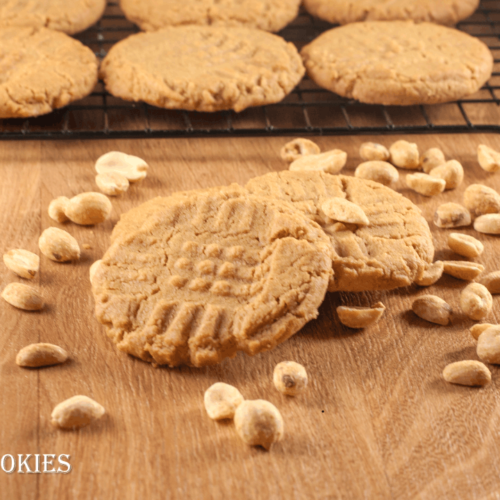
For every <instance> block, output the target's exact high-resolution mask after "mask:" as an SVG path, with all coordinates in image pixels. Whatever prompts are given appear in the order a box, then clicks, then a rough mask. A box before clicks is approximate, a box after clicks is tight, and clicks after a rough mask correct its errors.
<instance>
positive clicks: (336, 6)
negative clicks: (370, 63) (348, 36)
mask: <svg viewBox="0 0 500 500" xmlns="http://www.w3.org/2000/svg"><path fill="white" fill-rule="evenodd" d="M303 3H304V7H305V8H306V10H307V11H308V12H309V13H310V14H312V15H313V16H316V17H319V18H321V19H324V20H325V21H328V22H330V23H333V24H348V23H356V22H359V21H398V20H399V21H404V20H413V21H417V22H422V21H428V22H433V23H437V24H446V25H453V24H456V23H458V22H459V21H461V20H462V19H465V18H467V17H469V16H470V15H471V14H472V13H473V12H474V11H475V10H476V9H477V8H478V6H479V0H304V2H303Z"/></svg>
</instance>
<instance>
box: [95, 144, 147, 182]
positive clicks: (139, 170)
mask: <svg viewBox="0 0 500 500" xmlns="http://www.w3.org/2000/svg"><path fill="white" fill-rule="evenodd" d="M148 168H149V167H148V164H147V163H146V162H145V161H144V160H143V159H142V158H139V157H138V156H132V155H128V154H126V153H121V152H120V151H110V152H109V153H106V154H105V155H102V156H101V157H100V158H99V159H98V160H97V161H96V164H95V169H96V172H97V173H98V174H105V173H108V172H118V173H119V174H122V175H123V176H125V177H126V178H127V180H128V181H129V182H139V181H142V180H143V179H145V178H146V176H147V174H148Z"/></svg>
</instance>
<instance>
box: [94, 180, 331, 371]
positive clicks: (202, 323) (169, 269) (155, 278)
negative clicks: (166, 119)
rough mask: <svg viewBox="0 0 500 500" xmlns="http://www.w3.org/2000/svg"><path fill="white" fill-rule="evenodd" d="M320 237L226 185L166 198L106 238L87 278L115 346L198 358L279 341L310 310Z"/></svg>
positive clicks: (322, 261)
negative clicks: (126, 229) (131, 227)
mask: <svg viewBox="0 0 500 500" xmlns="http://www.w3.org/2000/svg"><path fill="white" fill-rule="evenodd" d="M331 269H332V266H331V251H330V244H329V240H328V238H327V237H326V235H325V234H324V232H323V231H322V230H321V228H320V227H319V226H318V225H317V224H315V223H314V222H312V221H311V220H310V219H309V218H308V217H306V216H305V215H304V214H303V213H302V212H300V211H299V210H297V209H295V208H294V207H293V206H291V205H290V204H288V203H285V202H283V201H279V200H276V201H275V200H269V199H267V198H262V197H259V196H255V195H250V194H248V193H243V192H241V193H237V192H235V191H234V190H232V189H229V190H226V189H225V188H220V189H213V190H208V191H206V192H205V193H196V195H192V196H178V197H173V199H171V200H170V202H169V203H166V204H164V206H163V208H162V209H160V210H157V211H156V212H155V213H151V214H150V215H149V217H147V219H146V220H144V222H143V223H142V224H141V225H140V228H139V229H137V230H136V231H131V232H130V233H129V234H127V235H125V234H122V236H121V237H120V238H119V239H117V240H115V242H114V243H113V244H112V245H111V247H110V248H109V249H108V251H107V252H106V254H105V255H104V257H103V259H102V263H101V264H100V265H99V267H98V268H97V271H96V273H95V275H94V277H93V280H92V290H93V293H94V298H95V302H96V317H97V319H98V320H99V321H100V322H101V323H103V324H104V325H105V326H106V328H107V333H108V335H109V336H110V337H111V339H113V341H114V342H115V343H116V344H117V346H118V348H119V349H120V350H122V351H124V352H127V353H129V354H132V355H134V356H136V357H139V358H141V359H143V360H145V361H150V362H152V363H156V364H167V365H170V366H178V365H181V364H187V365H193V366H206V365H211V364H215V363H218V362H220V361H222V360H223V359H224V358H226V357H232V356H234V355H235V354H236V352H237V351H239V350H242V351H244V352H246V353H247V354H250V355H254V354H257V353H259V352H261V351H265V350H268V349H272V348H273V347H275V346H276V345H277V344H279V343H281V342H283V341H285V340H286V339H288V338H289V337H290V336H291V335H293V334H294V333H295V332H297V331H298V330H299V329H300V328H302V327H303V326H304V325H305V324H306V323H307V322H308V321H309V320H311V319H313V318H315V317H316V316H317V314H318V307H319V305H320V304H321V302H322V301H323V298H324V295H325V293H326V289H327V286H328V281H329V279H330V277H331V274H332V270H331Z"/></svg>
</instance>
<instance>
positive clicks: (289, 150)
mask: <svg viewBox="0 0 500 500" xmlns="http://www.w3.org/2000/svg"><path fill="white" fill-rule="evenodd" d="M319 153H321V149H320V147H319V146H318V145H317V144H316V143H315V142H313V141H310V140H309V139H303V138H301V137H300V138H298V139H294V140H293V141H290V142H287V143H286V144H285V145H284V146H283V147H282V148H281V151H280V155H281V158H282V159H283V160H285V161H287V162H288V163H292V162H293V161H295V160H298V159H299V158H302V156H307V155H317V154H319Z"/></svg>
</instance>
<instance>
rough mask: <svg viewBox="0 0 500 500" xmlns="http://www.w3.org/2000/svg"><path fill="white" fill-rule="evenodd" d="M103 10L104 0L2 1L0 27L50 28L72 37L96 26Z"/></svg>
mask: <svg viewBox="0 0 500 500" xmlns="http://www.w3.org/2000/svg"><path fill="white" fill-rule="evenodd" d="M105 8H106V0H30V1H29V2H28V1H26V0H8V1H7V0H3V1H2V2H0V25H3V26H32V27H37V28H38V27H39V28H50V29H54V30H57V31H63V32H64V33H68V34H70V35H71V34H73V33H78V32H80V31H83V30H86V29H87V28H88V27H89V26H92V25H93V24H94V23H96V22H97V21H98V20H99V19H100V18H101V16H102V14H103V13H104V9H105Z"/></svg>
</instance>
